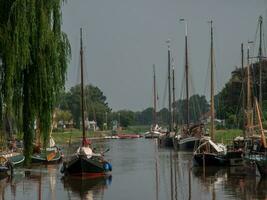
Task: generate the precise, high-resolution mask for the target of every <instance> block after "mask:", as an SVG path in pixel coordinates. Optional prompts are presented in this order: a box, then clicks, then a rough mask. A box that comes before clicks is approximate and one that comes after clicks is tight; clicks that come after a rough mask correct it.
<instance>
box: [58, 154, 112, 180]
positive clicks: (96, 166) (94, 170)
mask: <svg viewBox="0 0 267 200" xmlns="http://www.w3.org/2000/svg"><path fill="white" fill-rule="evenodd" d="M111 170H112V169H111V165H110V164H109V163H108V162H106V161H104V160H101V158H100V157H94V156H93V157H91V158H87V156H85V155H77V156H75V157H73V158H72V159H71V160H70V161H69V162H64V163H63V167H62V170H61V172H62V173H64V174H66V175H72V176H86V177H92V178H94V177H103V176H106V175H107V173H108V172H109V171H111Z"/></svg>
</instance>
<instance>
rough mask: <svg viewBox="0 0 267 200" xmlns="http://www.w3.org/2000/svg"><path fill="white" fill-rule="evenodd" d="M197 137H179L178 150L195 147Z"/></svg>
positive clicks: (191, 149)
mask: <svg viewBox="0 0 267 200" xmlns="http://www.w3.org/2000/svg"><path fill="white" fill-rule="evenodd" d="M199 140H200V139H199V138H196V137H188V138H184V139H180V140H179V141H178V144H177V145H178V149H179V150H180V151H193V150H194V149H195V147H197V146H198V145H199Z"/></svg>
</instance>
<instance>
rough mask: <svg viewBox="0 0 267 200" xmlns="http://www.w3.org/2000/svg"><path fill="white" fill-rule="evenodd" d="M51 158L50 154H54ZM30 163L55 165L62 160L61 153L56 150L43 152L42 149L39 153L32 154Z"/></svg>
mask: <svg viewBox="0 0 267 200" xmlns="http://www.w3.org/2000/svg"><path fill="white" fill-rule="evenodd" d="M54 153H55V156H53V158H49V155H50V154H54ZM31 159H32V163H47V164H49V163H57V162H60V160H61V159H62V152H61V151H59V150H57V151H45V150H44V149H42V150H41V152H40V153H37V154H33V155H32V157H31Z"/></svg>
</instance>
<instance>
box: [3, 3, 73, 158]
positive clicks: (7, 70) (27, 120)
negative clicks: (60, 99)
mask: <svg viewBox="0 0 267 200" xmlns="http://www.w3.org/2000/svg"><path fill="white" fill-rule="evenodd" d="M61 5H62V0H38V1H37V0H1V1H0V9H1V12H0V13H1V15H0V17H1V20H0V21H1V25H0V37H1V40H0V41H1V44H0V57H1V59H2V62H3V66H2V68H1V81H2V83H1V85H2V88H1V95H2V96H1V97H2V99H1V100H2V101H1V103H2V102H4V103H5V105H6V110H5V112H6V113H7V115H8V116H14V117H15V118H16V121H18V122H19V121H21V119H22V126H23V128H22V130H23V133H24V147H25V149H24V153H25V156H26V163H29V161H30V155H31V152H32V143H33V135H34V120H36V119H38V120H39V121H40V130H41V134H42V137H43V141H44V146H45V145H46V143H47V141H48V135H49V130H50V127H51V118H52V110H53V107H54V103H55V100H56V97H57V94H58V93H59V91H60V90H62V88H63V87H64V84H65V75H66V70H67V63H68V59H69V56H70V45H69V42H68V39H67V36H66V35H65V34H64V33H63V32H62V31H61ZM1 108H2V106H1Z"/></svg>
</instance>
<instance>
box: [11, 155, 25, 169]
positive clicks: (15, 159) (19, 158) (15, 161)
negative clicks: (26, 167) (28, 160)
mask: <svg viewBox="0 0 267 200" xmlns="http://www.w3.org/2000/svg"><path fill="white" fill-rule="evenodd" d="M8 160H9V161H10V162H11V163H12V165H13V166H14V167H17V166H21V165H22V164H23V162H24V160H25V156H24V155H23V154H18V155H15V156H12V157H10V158H8Z"/></svg>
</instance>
